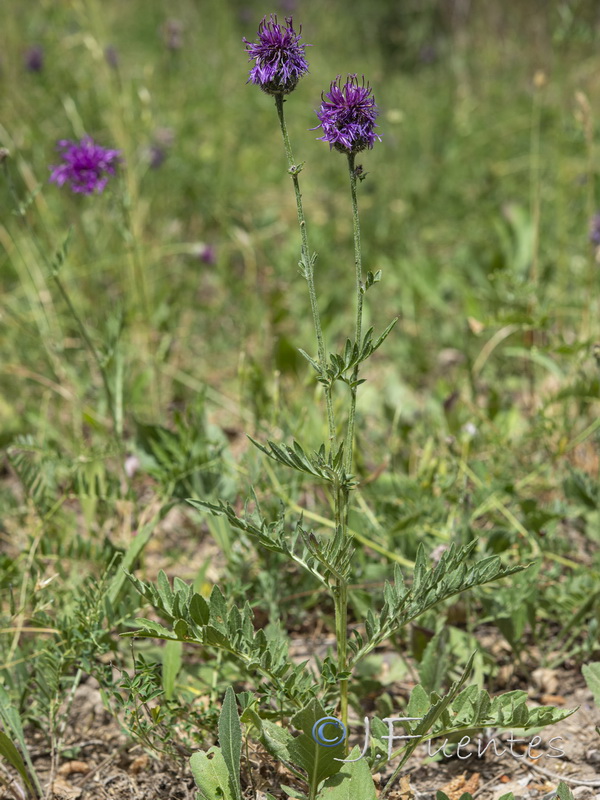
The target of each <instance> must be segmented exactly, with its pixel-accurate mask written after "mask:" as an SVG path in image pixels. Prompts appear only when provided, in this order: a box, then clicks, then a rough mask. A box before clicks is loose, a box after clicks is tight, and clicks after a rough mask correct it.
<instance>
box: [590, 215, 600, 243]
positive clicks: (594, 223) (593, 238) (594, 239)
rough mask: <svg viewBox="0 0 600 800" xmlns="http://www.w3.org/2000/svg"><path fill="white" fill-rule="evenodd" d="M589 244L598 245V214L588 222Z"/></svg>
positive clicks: (599, 231) (599, 239)
mask: <svg viewBox="0 0 600 800" xmlns="http://www.w3.org/2000/svg"><path fill="white" fill-rule="evenodd" d="M590 242H591V243H592V244H595V245H600V213H599V214H595V215H594V216H593V217H592V220H591V222H590Z"/></svg>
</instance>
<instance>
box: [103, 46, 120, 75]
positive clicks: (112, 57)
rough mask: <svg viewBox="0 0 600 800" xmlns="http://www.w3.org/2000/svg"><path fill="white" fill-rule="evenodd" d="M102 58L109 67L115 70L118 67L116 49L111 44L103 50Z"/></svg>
mask: <svg viewBox="0 0 600 800" xmlns="http://www.w3.org/2000/svg"><path fill="white" fill-rule="evenodd" d="M104 58H105V59H106V63H107V64H108V66H109V67H112V68H113V69H116V68H117V67H118V66H119V54H118V53H117V49H116V47H114V46H113V45H112V44H109V45H107V47H105V48H104Z"/></svg>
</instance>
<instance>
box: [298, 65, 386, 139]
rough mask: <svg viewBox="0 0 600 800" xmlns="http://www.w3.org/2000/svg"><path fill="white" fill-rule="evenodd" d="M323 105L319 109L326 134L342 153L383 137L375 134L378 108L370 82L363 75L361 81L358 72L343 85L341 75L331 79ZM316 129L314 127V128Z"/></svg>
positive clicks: (321, 125)
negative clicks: (366, 81) (360, 81)
mask: <svg viewBox="0 0 600 800" xmlns="http://www.w3.org/2000/svg"><path fill="white" fill-rule="evenodd" d="M321 101H322V102H321V108H320V109H319V110H318V111H317V112H316V114H317V117H318V118H319V122H320V125H317V127H318V128H323V136H320V137H319V138H320V140H321V141H323V142H329V147H330V148H333V147H335V149H336V150H339V151H340V152H341V153H348V154H350V153H358V152H360V151H361V150H365V149H366V148H367V147H368V148H369V149H371V148H372V147H373V144H374V143H375V142H376V141H381V136H379V134H377V133H375V130H374V129H375V128H376V127H377V125H376V123H375V120H376V119H377V115H378V114H379V111H378V110H377V106H376V105H375V99H374V97H373V93H372V90H371V87H370V86H369V84H368V83H367V84H365V79H364V77H363V79H362V83H359V81H358V76H357V75H348V78H347V79H346V83H344V85H343V86H342V78H341V75H338V76H337V78H336V79H335V80H334V81H333V82H332V84H331V86H330V88H329V91H328V92H327V94H324V95H321ZM313 130H314V129H313Z"/></svg>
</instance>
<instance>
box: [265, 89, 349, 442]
mask: <svg viewBox="0 0 600 800" xmlns="http://www.w3.org/2000/svg"><path fill="white" fill-rule="evenodd" d="M284 102H285V101H284V99H283V95H282V94H276V95H275V105H276V107H277V115H278V117H279V124H280V126H281V134H282V136H283V145H284V147H285V155H286V157H287V162H288V171H289V173H290V175H291V176H292V181H293V183H294V192H295V194H296V209H297V212H298V224H299V226H300V236H301V242H302V245H301V254H302V259H301V263H302V270H303V272H304V277H305V278H306V282H307V284H308V293H309V296H310V308H311V311H312V316H313V322H314V326H315V334H316V337H317V352H318V357H319V365H320V367H321V370H322V371H323V372H324V371H325V367H326V364H327V362H326V359H325V341H324V339H323V329H322V327H321V317H320V314H319V307H318V305H317V293H316V291H315V276H314V270H313V262H312V260H311V253H310V250H309V247H308V234H307V232H306V220H305V219H304V208H303V206H302V194H301V192H300V183H299V181H298V172H299V171H300V169H301V167H300V166H299V165H297V164H296V163H295V161H294V155H293V153H292V146H291V144H290V137H289V135H288V132H287V126H286V124H285V115H284V113H283V103H284ZM325 402H326V404H327V424H328V427H329V446H330V448H331V449H332V450H333V449H334V445H335V418H334V414H333V398H332V389H331V387H330V386H329V387H325Z"/></svg>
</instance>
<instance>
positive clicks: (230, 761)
mask: <svg viewBox="0 0 600 800" xmlns="http://www.w3.org/2000/svg"><path fill="white" fill-rule="evenodd" d="M219 745H220V747H221V752H222V753H223V758H224V760H225V764H226V765H227V769H228V771H229V776H230V778H231V783H232V785H233V790H234V795H235V798H236V800H241V798H242V787H241V784H240V764H241V756H242V726H241V724H240V717H239V714H238V710H237V704H236V701H235V693H234V691H233V689H232V688H231V686H228V687H227V691H226V692H225V699H224V700H223V707H222V708H221V713H220V715H219Z"/></svg>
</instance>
